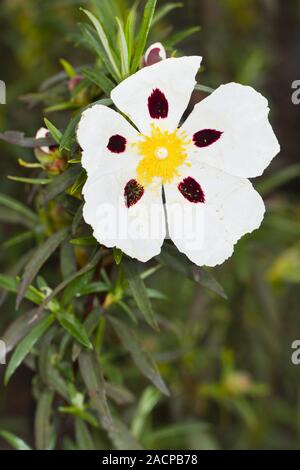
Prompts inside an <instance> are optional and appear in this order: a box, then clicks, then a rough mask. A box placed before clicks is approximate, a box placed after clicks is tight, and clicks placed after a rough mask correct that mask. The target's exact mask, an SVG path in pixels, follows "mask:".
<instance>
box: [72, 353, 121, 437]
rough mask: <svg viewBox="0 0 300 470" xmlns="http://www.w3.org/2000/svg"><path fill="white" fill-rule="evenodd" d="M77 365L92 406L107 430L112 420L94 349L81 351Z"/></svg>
mask: <svg viewBox="0 0 300 470" xmlns="http://www.w3.org/2000/svg"><path fill="white" fill-rule="evenodd" d="M79 367H80V372H81V376H82V379H83V381H84V383H85V385H86V387H87V390H88V393H89V396H90V399H91V403H92V406H93V408H95V410H96V411H97V412H98V414H99V418H100V421H101V423H102V426H103V427H104V429H107V430H109V429H111V428H112V427H113V421H112V417H111V414H110V411H109V408H108V405H107V401H106V393H105V383H104V379H103V373H102V370H101V367H100V364H99V361H98V358H97V356H96V354H95V353H94V351H86V350H85V351H81V353H80V355H79Z"/></svg>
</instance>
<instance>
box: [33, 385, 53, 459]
mask: <svg viewBox="0 0 300 470" xmlns="http://www.w3.org/2000/svg"><path fill="white" fill-rule="evenodd" d="M53 398H54V393H53V391H52V390H44V391H43V392H42V393H41V395H40V397H39V399H38V402H37V408H36V413H35V421H34V435H35V446H36V449H37V450H47V449H49V445H50V432H51V424H50V416H51V407H52V402H53Z"/></svg>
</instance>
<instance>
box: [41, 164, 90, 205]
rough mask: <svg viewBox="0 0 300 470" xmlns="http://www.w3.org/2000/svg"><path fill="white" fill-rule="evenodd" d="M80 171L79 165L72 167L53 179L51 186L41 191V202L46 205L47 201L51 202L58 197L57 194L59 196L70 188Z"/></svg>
mask: <svg viewBox="0 0 300 470" xmlns="http://www.w3.org/2000/svg"><path fill="white" fill-rule="evenodd" d="M81 170H82V168H81V166H80V165H72V166H71V167H70V168H68V169H67V170H66V171H64V172H63V173H62V174H61V175H59V176H57V177H56V178H54V179H53V180H52V182H51V184H49V186H47V188H46V189H44V190H43V192H42V194H41V202H42V203H43V204H46V203H47V202H48V201H51V199H53V198H55V197H56V196H58V194H61V193H62V192H64V191H65V190H66V189H68V188H69V187H70V186H72V184H73V183H74V181H75V179H76V178H77V176H78V175H79V174H80V172H81Z"/></svg>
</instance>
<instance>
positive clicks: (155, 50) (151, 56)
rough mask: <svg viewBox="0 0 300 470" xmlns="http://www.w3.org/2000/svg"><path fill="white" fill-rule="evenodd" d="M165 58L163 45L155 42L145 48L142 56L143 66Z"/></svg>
mask: <svg viewBox="0 0 300 470" xmlns="http://www.w3.org/2000/svg"><path fill="white" fill-rule="evenodd" d="M166 58H167V53H166V50H165V48H164V46H163V45H162V44H161V43H160V42H156V43H154V44H152V45H151V46H150V47H148V49H147V50H146V53H145V55H144V58H143V66H144V67H147V66H149V65H153V64H156V63H157V62H160V61H162V60H164V59H166Z"/></svg>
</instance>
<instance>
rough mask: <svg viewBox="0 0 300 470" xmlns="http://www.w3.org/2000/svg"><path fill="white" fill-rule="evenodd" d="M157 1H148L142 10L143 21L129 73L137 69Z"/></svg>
mask: <svg viewBox="0 0 300 470" xmlns="http://www.w3.org/2000/svg"><path fill="white" fill-rule="evenodd" d="M156 2H157V0H148V1H147V3H146V6H145V9H144V14H143V20H142V25H141V29H140V32H139V34H138V37H137V41H136V48H135V54H134V57H133V61H132V67H131V71H132V72H133V73H134V72H136V70H137V69H138V67H139V65H140V62H141V59H142V56H143V53H144V50H145V46H146V42H147V38H148V35H149V31H150V28H151V23H152V20H153V16H154V12H155V7H156Z"/></svg>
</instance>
